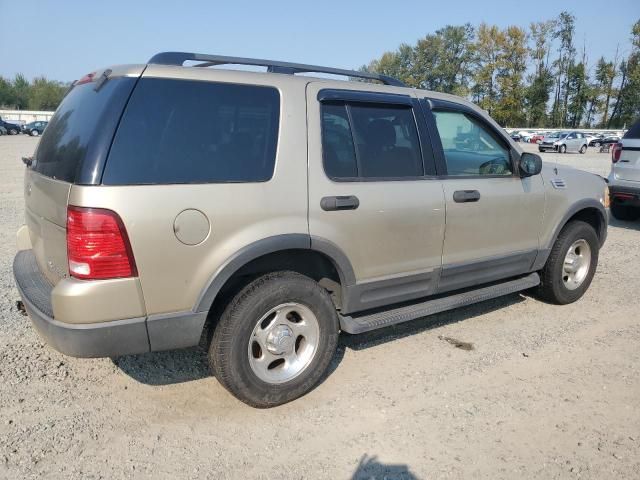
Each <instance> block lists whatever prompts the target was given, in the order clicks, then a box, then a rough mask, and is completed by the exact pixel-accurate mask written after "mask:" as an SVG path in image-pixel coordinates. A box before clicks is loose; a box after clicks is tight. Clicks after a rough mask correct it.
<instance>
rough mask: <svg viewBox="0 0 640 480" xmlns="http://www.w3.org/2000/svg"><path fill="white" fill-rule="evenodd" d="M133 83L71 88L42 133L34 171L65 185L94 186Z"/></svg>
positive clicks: (125, 80) (131, 80) (117, 81)
mask: <svg viewBox="0 0 640 480" xmlns="http://www.w3.org/2000/svg"><path fill="white" fill-rule="evenodd" d="M135 81H136V79H135V78H129V77H121V78H114V79H110V80H108V81H107V82H105V83H104V84H103V85H102V86H101V87H100V88H98V90H96V83H94V82H91V83H85V84H82V85H78V86H75V87H73V89H71V91H70V92H69V94H68V95H67V96H66V97H65V98H64V100H63V101H62V103H61V104H60V106H59V107H58V110H56V113H55V114H54V115H53V117H52V118H51V121H50V122H49V124H48V125H47V128H46V129H45V130H44V133H43V135H42V139H41V140H40V144H39V145H38V148H37V150H36V153H35V155H34V162H33V164H32V165H33V169H34V170H35V171H36V172H38V173H41V174H43V175H46V176H48V177H52V178H55V179H58V180H63V181H66V182H76V183H87V184H91V183H96V182H97V181H98V180H99V176H100V173H101V163H102V162H103V161H104V158H105V157H106V153H107V150H108V148H109V143H110V142H111V140H112V138H113V133H114V131H115V128H116V124H117V122H118V119H119V118H120V115H121V114H122V109H123V108H124V105H125V103H126V101H127V98H128V97H129V94H130V93H131V89H132V88H133V86H134V84H135ZM85 160H86V161H85ZM84 167H86V168H84ZM83 170H84V171H85V173H84V174H83Z"/></svg>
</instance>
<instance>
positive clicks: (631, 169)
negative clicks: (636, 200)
mask: <svg viewBox="0 0 640 480" xmlns="http://www.w3.org/2000/svg"><path fill="white" fill-rule="evenodd" d="M619 143H620V144H622V151H621V152H620V160H618V162H617V163H614V165H613V173H614V175H615V176H616V178H617V179H619V180H626V181H630V182H640V122H636V123H635V124H634V125H633V126H632V127H631V128H630V129H629V130H628V131H627V133H625V135H624V137H622V140H620V142H619Z"/></svg>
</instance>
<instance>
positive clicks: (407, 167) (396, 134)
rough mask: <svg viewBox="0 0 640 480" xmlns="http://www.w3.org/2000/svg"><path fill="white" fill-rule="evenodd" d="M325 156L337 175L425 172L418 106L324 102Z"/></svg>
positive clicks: (392, 175)
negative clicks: (417, 125)
mask: <svg viewBox="0 0 640 480" xmlns="http://www.w3.org/2000/svg"><path fill="white" fill-rule="evenodd" d="M322 129H323V144H322V149H323V158H324V165H325V171H326V173H327V175H328V176H329V177H332V178H354V177H360V178H403V177H420V176H423V175H424V167H423V164H422V153H421V150H420V141H419V137H418V131H417V127H416V121H415V118H414V115H413V110H412V108H411V107H410V106H408V105H407V106H406V107H405V106H403V105H378V104H376V105H374V104H364V103H353V104H343V103H340V104H328V103H325V104H323V106H322Z"/></svg>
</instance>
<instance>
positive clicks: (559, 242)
mask: <svg viewBox="0 0 640 480" xmlns="http://www.w3.org/2000/svg"><path fill="white" fill-rule="evenodd" d="M576 245H578V247H577V250H576V248H575V246H576ZM599 249H600V242H599V240H598V236H597V234H596V231H595V230H594V228H593V227H592V226H591V225H589V224H588V223H585V222H582V221H578V220H575V221H572V222H569V223H568V224H567V225H565V226H564V228H563V229H562V231H561V232H560V234H559V235H558V238H557V239H556V242H555V243H554V244H553V247H552V249H551V253H550V254H549V258H548V259H547V263H546V264H545V266H544V268H543V269H542V270H541V271H540V285H539V286H538V292H537V293H538V297H540V298H541V299H542V300H544V301H547V302H549V303H555V304H558V305H566V304H568V303H573V302H575V301H576V300H579V299H580V298H581V297H582V296H583V295H584V293H585V292H586V291H587V289H588V288H589V285H591V280H593V275H594V274H595V272H596V268H597V266H598V254H599ZM570 250H572V251H573V252H574V253H575V252H576V251H577V252H578V253H580V255H577V258H579V260H577V261H575V263H573V265H567V266H566V265H565V262H566V261H567V260H568V259H569V258H570V257H569V252H570ZM571 258H572V259H573V258H575V257H571ZM585 265H586V266H585ZM565 268H576V271H575V272H574V273H568V272H567V270H566V269H565ZM572 275H575V276H574V277H572Z"/></svg>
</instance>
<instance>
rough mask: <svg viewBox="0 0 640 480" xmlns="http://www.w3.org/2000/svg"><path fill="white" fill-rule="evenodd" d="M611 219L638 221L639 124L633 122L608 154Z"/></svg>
mask: <svg viewBox="0 0 640 480" xmlns="http://www.w3.org/2000/svg"><path fill="white" fill-rule="evenodd" d="M607 181H608V182H609V194H610V196H611V215H613V216H614V217H615V218H617V219H618V220H638V219H639V218H640V121H638V122H636V123H635V124H634V125H633V126H632V127H631V128H630V129H629V130H628V131H627V133H625V135H624V137H622V138H621V139H620V141H619V142H618V143H616V144H614V146H613V150H612V151H611V173H610V174H609V178H608V179H607Z"/></svg>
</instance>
